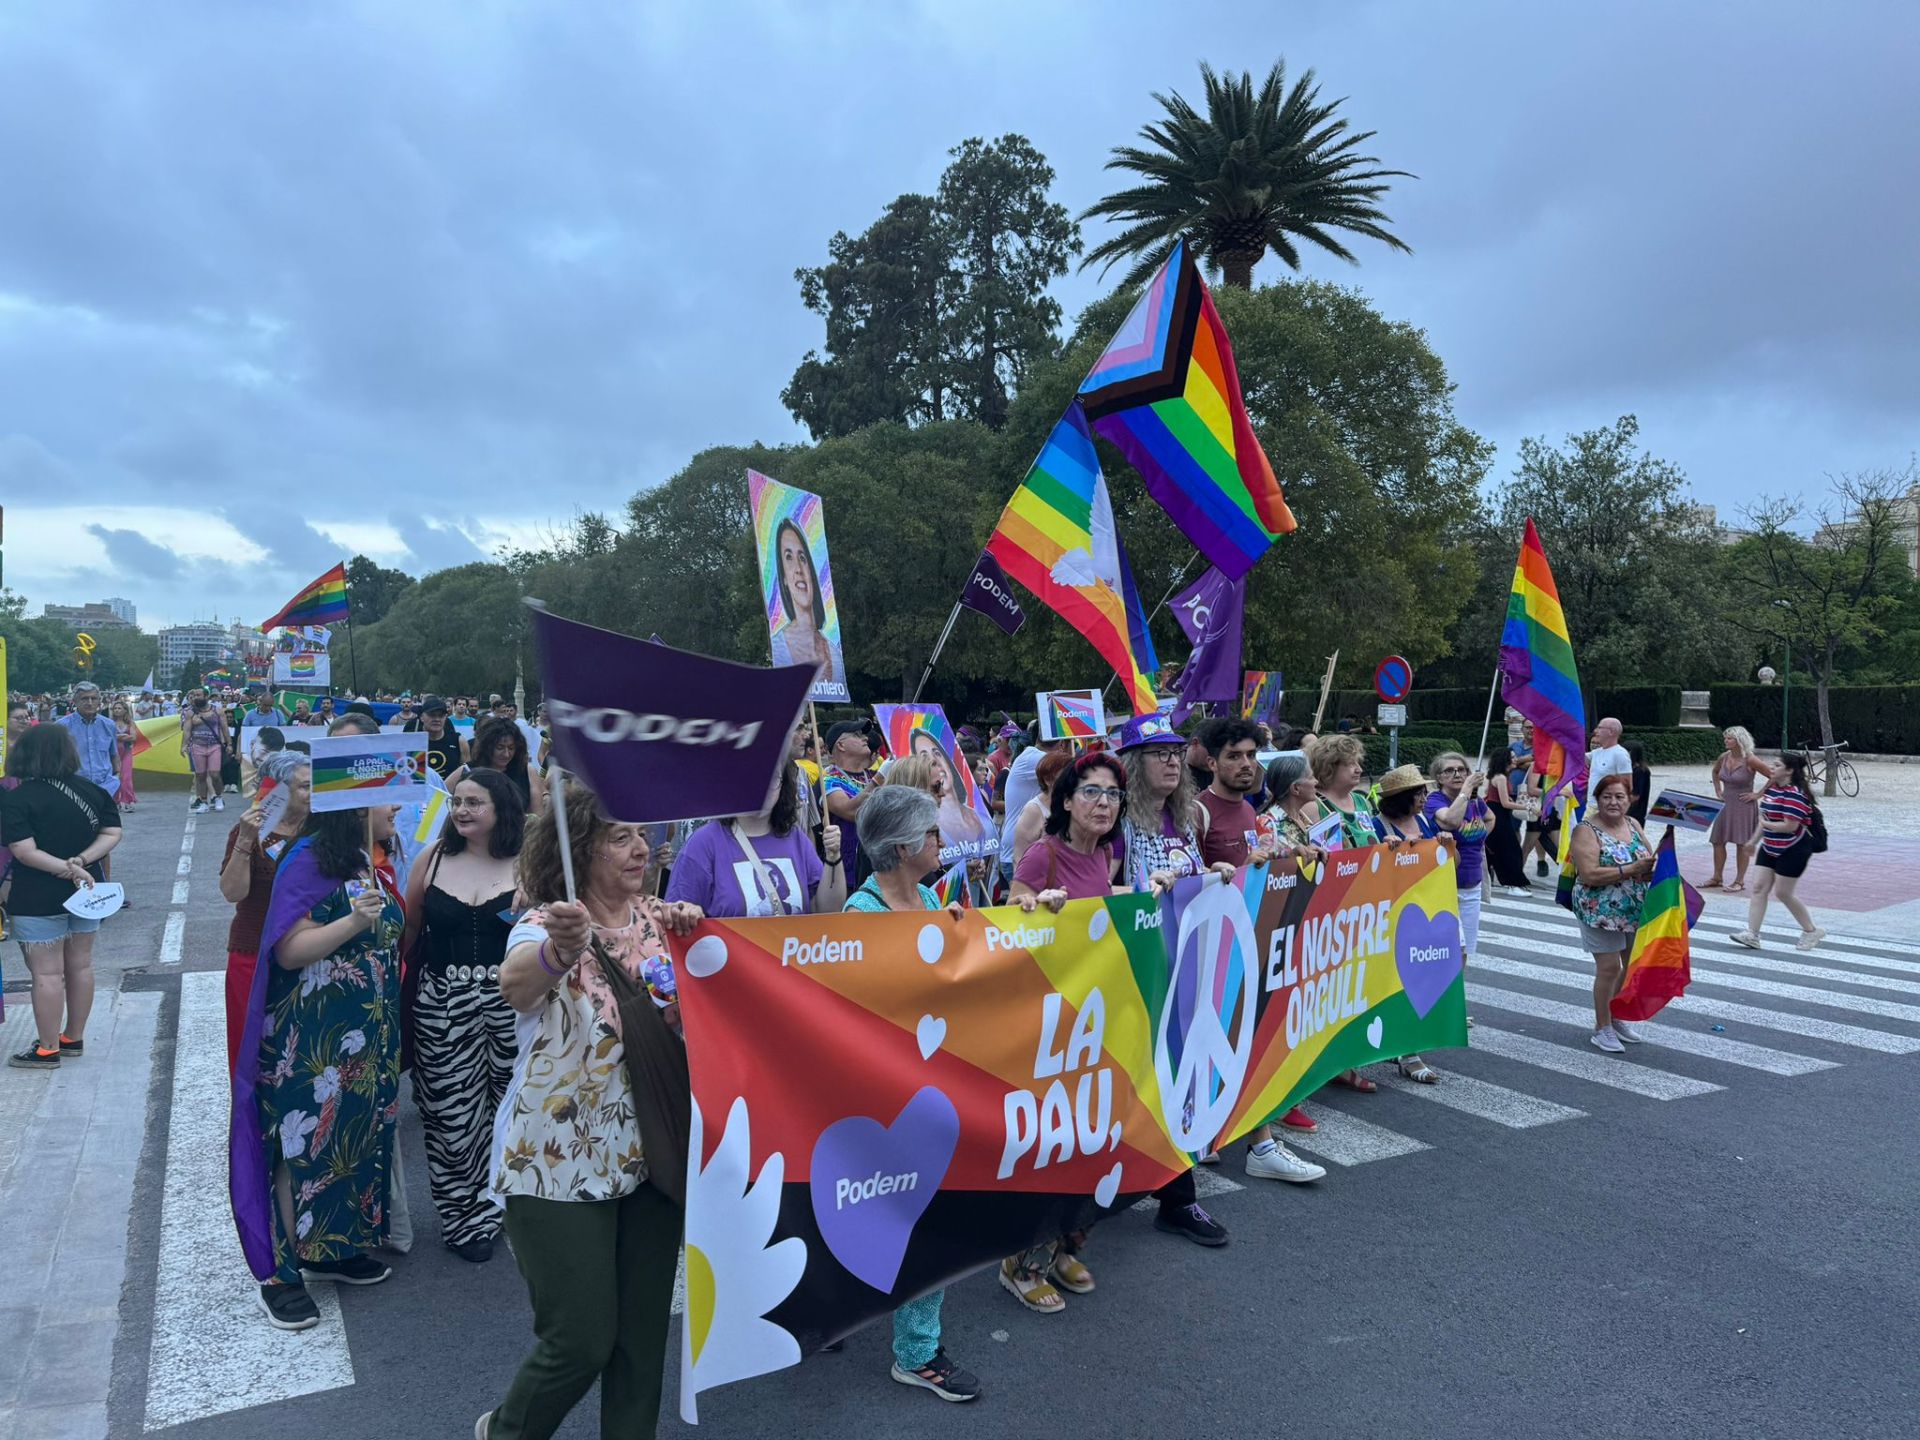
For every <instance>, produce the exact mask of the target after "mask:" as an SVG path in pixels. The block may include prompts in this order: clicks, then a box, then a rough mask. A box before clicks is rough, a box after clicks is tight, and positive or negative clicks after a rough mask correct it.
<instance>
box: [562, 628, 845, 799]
mask: <svg viewBox="0 0 1920 1440" xmlns="http://www.w3.org/2000/svg"><path fill="white" fill-rule="evenodd" d="M528 605H529V607H530V608H531V609H532V611H533V635H534V643H535V645H536V646H537V648H538V649H539V652H540V674H541V679H542V682H543V684H544V687H545V690H546V699H547V716H548V719H549V720H550V721H551V722H552V738H553V754H554V757H555V758H556V759H558V760H559V762H560V765H561V768H562V769H565V770H570V771H572V772H573V773H574V774H575V775H578V776H579V777H580V778H581V779H582V780H584V781H585V782H586V783H587V785H588V786H589V787H590V788H591V789H592V790H593V791H594V793H595V794H596V795H598V796H599V797H600V804H601V806H602V807H603V808H604V809H605V811H606V813H607V814H608V815H610V816H612V817H614V818H615V819H618V820H622V821H626V822H628V823H630V824H641V823H644V822H647V821H654V820H706V819H712V818H715V817H723V816H731V815H757V814H759V813H760V812H761V811H762V810H764V809H766V808H767V806H768V804H769V803H770V802H771V800H772V798H773V795H774V792H775V791H776V789H777V788H778V786H779V784H780V769H781V767H782V766H783V765H786V764H788V763H789V761H788V739H789V737H790V736H791V735H792V733H793V727H794V726H795V725H796V724H797V723H798V722H799V719H800V712H801V711H802V710H804V709H805V708H806V704H807V692H808V691H809V690H810V689H811V688H812V686H813V679H814V667H813V666H811V665H787V666H782V667H781V668H779V669H777V670H768V669H764V668H762V667H761V666H758V665H736V664H734V663H733V662H732V661H730V660H716V659H714V658H713V657H712V656H710V655H696V654H693V653H692V652H690V651H686V650H676V649H674V648H673V647H672V646H671V645H663V644H660V643H658V642H656V641H649V640H636V639H634V638H633V637H632V636H630V635H620V634H616V633H615V632H614V631H611V630H601V629H598V628H596V627H595V626H592V625H582V624H580V623H579V622H578V621H574V620H563V619H561V618H560V617H559V616H558V615H555V614H553V613H552V612H551V611H549V610H548V609H546V607H545V606H543V605H541V604H540V603H539V602H538V601H529V602H528Z"/></svg>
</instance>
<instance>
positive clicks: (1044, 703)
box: [1033, 690, 1107, 740]
mask: <svg viewBox="0 0 1920 1440" xmlns="http://www.w3.org/2000/svg"><path fill="white" fill-rule="evenodd" d="M1033 698H1034V702H1035V704H1036V706H1037V708H1038V709H1039V711H1040V738H1041V739H1042V740H1098V739H1100V738H1101V737H1102V736H1104V735H1105V734H1106V733H1107V702H1106V700H1105V699H1104V698H1103V697H1102V696H1101V694H1100V692H1099V691H1098V690H1042V691H1041V692H1040V693H1039V694H1038V695H1035V696H1034V697H1033Z"/></svg>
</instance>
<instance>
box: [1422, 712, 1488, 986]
mask: <svg viewBox="0 0 1920 1440" xmlns="http://www.w3.org/2000/svg"><path fill="white" fill-rule="evenodd" d="M1427 773H1428V774H1429V775H1430V776H1431V777H1432V779H1433V793H1432V794H1430V795H1429V796H1427V803H1426V813H1427V815H1428V817H1429V818H1430V819H1431V820H1432V821H1433V823H1434V825H1435V826H1436V827H1438V828H1439V829H1440V830H1441V831H1442V832H1444V833H1445V834H1448V835H1451V836H1453V843H1454V845H1455V846H1456V847H1457V850H1458V854H1459V865H1458V867H1457V869H1456V870H1455V872H1454V877H1453V878H1454V883H1455V884H1456V885H1457V886H1459V888H1460V941H1461V953H1462V954H1463V955H1465V956H1466V958H1468V959H1472V958H1473V952H1474V949H1475V948H1476V947H1477V946H1478V945H1479V943H1480V877H1481V876H1482V875H1484V874H1486V870H1487V832H1488V831H1489V830H1490V829H1492V828H1493V811H1492V810H1490V809H1488V808H1487V802H1486V801H1485V800H1484V799H1483V798H1482V796H1484V795H1485V794H1486V789H1487V776H1486V772H1485V771H1483V770H1475V769H1474V768H1473V767H1472V766H1471V765H1469V764H1468V763H1467V757H1466V756H1464V755H1462V754H1461V753H1460V752H1459V751H1458V750H1449V751H1447V752H1446V753H1445V754H1444V755H1436V756H1435V757H1434V759H1433V765H1432V768H1431V769H1429V770H1428V772H1427Z"/></svg>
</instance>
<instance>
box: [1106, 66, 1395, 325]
mask: <svg viewBox="0 0 1920 1440" xmlns="http://www.w3.org/2000/svg"><path fill="white" fill-rule="evenodd" d="M1200 78H1201V82H1202V84H1203V85H1204V87H1205V90H1206V106H1205V113H1204V114H1202V113H1201V112H1200V111H1199V110H1197V109H1195V108H1194V107H1193V106H1192V105H1190V104H1189V103H1188V102H1187V101H1186V100H1185V99H1183V98H1182V97H1181V96H1180V94H1179V93H1178V92H1175V93H1174V94H1172V95H1159V94H1156V95H1155V96H1154V97H1153V98H1154V100H1155V101H1157V102H1158V103H1159V105H1160V107H1161V109H1162V110H1164V111H1165V112H1166V113H1165V114H1164V115H1163V116H1162V118H1161V119H1159V120H1158V121H1155V122H1153V123H1151V124H1148V125H1144V126H1142V127H1141V130H1140V138H1141V140H1142V141H1144V142H1145V143H1144V144H1143V145H1120V146H1116V147H1115V148H1114V150H1113V158H1112V159H1111V160H1109V161H1108V162H1107V169H1109V170H1121V171H1128V172H1131V173H1132V174H1134V175H1137V176H1138V177H1140V183H1138V184H1136V185H1132V186H1130V187H1128V188H1127V189H1125V190H1118V191H1115V192H1114V193H1113V194H1111V195H1108V196H1106V197H1105V198H1103V199H1101V200H1098V201H1095V202H1094V203H1093V204H1092V205H1090V206H1088V207H1087V209H1086V210H1085V211H1083V212H1082V214H1081V216H1080V218H1081V219H1082V220H1093V219H1106V220H1115V221H1118V222H1119V223H1120V224H1122V225H1123V226H1125V227H1126V228H1124V229H1123V230H1121V231H1120V232H1119V233H1118V234H1117V235H1114V236H1113V237H1111V238H1110V239H1108V240H1105V241H1103V242H1102V243H1101V244H1099V245H1096V246H1095V247H1094V248H1093V249H1092V250H1090V251H1089V252H1088V253H1087V258H1086V259H1085V260H1084V261H1083V262H1082V265H1081V268H1082V269H1084V268H1086V267H1087V266H1089V265H1100V266H1101V267H1102V268H1103V269H1105V268H1110V267H1111V266H1112V265H1113V264H1115V263H1116V262H1117V261H1120V260H1133V261H1135V264H1134V265H1133V268H1132V269H1131V270H1129V271H1128V272H1127V277H1126V283H1127V284H1129V285H1137V284H1140V283H1141V282H1143V281H1144V280H1146V278H1147V277H1148V276H1150V275H1151V274H1152V273H1153V272H1154V271H1155V270H1156V269H1158V268H1159V265H1160V263H1161V261H1163V260H1165V259H1166V257H1167V254H1168V252H1169V251H1170V250H1172V248H1173V245H1174V242H1175V241H1176V240H1178V239H1179V238H1180V237H1181V236H1183V235H1186V236H1190V237H1191V238H1192V241H1193V244H1194V247H1195V250H1196V252H1197V258H1200V259H1203V260H1205V261H1206V262H1207V263H1208V264H1209V265H1210V266H1212V267H1217V268H1218V270H1219V271H1220V272H1221V273H1222V274H1223V275H1224V276H1225V279H1226V283H1227V284H1228V285H1229V286H1232V287H1235V288H1237V289H1241V290H1247V289H1251V288H1252V286H1253V267H1254V266H1255V265H1257V264H1258V263H1259V262H1260V259H1261V257H1262V256H1264V255H1265V254H1267V252H1268V251H1272V253H1273V254H1275V255H1277V256H1278V257H1279V258H1280V260H1281V262H1282V263H1283V264H1285V265H1286V266H1287V267H1288V268H1289V269H1293V270H1298V269H1299V268H1300V245H1301V243H1302V242H1304V243H1305V244H1308V245H1313V246H1317V247H1318V248H1320V249H1321V250H1324V251H1326V252H1327V253H1328V254H1330V255H1337V256H1339V257H1340V258H1341V259H1342V260H1348V261H1354V262H1355V263H1358V262H1357V261H1356V260H1355V257H1354V255H1353V253H1352V252H1351V251H1350V250H1348V249H1347V247H1346V245H1345V244H1344V243H1343V241H1342V239H1341V234H1342V232H1345V233H1346V234H1351V235H1363V236H1366V237H1368V238H1370V239H1374V240H1378V241H1380V242H1381V243H1382V244H1384V245H1388V246H1390V247H1392V248H1393V249H1395V250H1403V251H1404V250H1407V249H1408V246H1407V245H1406V243H1405V242H1404V241H1402V240H1401V239H1400V237H1399V236H1397V235H1395V234H1394V233H1393V232H1392V231H1390V230H1389V229H1387V225H1388V221H1389V217H1388V216H1387V213H1386V212H1385V211H1384V210H1382V209H1381V208H1380V203H1379V202H1380V201H1381V200H1382V199H1383V198H1384V197H1385V196H1386V194H1387V192H1388V189H1389V188H1390V187H1389V185H1388V183H1387V182H1388V181H1389V180H1392V179H1395V178H1399V177H1406V178H1412V177H1411V176H1409V175H1408V172H1407V171H1405V170H1387V169H1383V168H1381V166H1380V162H1379V161H1378V160H1376V159H1375V158H1374V157H1373V156H1371V155H1363V154H1360V153H1359V149H1360V147H1361V146H1362V145H1364V144H1366V142H1367V141H1369V140H1371V139H1372V138H1373V136H1374V132H1373V131H1371V130H1366V131H1361V132H1358V133H1355V132H1353V131H1352V130H1351V128H1350V127H1349V125H1348V122H1347V121H1346V120H1345V119H1343V118H1341V116H1340V115H1339V113H1338V112H1339V109H1340V106H1341V105H1342V104H1343V103H1344V102H1343V101H1341V100H1328V101H1322V100H1321V99H1320V87H1319V86H1318V85H1316V84H1315V83H1314V78H1313V71H1311V70H1309V71H1307V72H1306V73H1305V74H1303V75H1302V76H1301V77H1300V78H1299V79H1298V80H1296V81H1295V82H1294V83H1293V86H1292V88H1291V89H1289V88H1288V87H1287V74H1286V62H1285V61H1276V62H1275V64H1274V67H1273V69H1272V70H1270V71H1268V72H1267V78H1266V79H1265V80H1264V81H1263V82H1262V83H1261V85H1260V88H1259V90H1258V91H1257V92H1256V91H1255V90H1254V87H1253V75H1252V73H1251V72H1249V71H1243V72H1242V73H1240V74H1239V75H1234V74H1231V73H1229V74H1225V75H1222V74H1218V73H1216V72H1215V71H1214V69H1213V67H1212V66H1210V65H1207V64H1204V63H1203V64H1202V65H1201V66H1200Z"/></svg>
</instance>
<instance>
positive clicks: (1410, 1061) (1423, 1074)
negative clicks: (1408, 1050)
mask: <svg viewBox="0 0 1920 1440" xmlns="http://www.w3.org/2000/svg"><path fill="white" fill-rule="evenodd" d="M1393 1063H1394V1064H1396V1065H1398V1066H1399V1067H1400V1073H1401V1074H1402V1075H1404V1076H1406V1078H1407V1079H1409V1080H1411V1081H1413V1082H1414V1083H1415V1084H1418V1085H1437V1084H1439V1083H1440V1072H1439V1071H1438V1070H1436V1069H1434V1068H1433V1067H1432V1066H1431V1065H1429V1064H1427V1062H1426V1061H1425V1060H1422V1059H1421V1058H1420V1057H1419V1056H1418V1055H1402V1056H1401V1057H1400V1058H1399V1059H1398V1060H1396V1061H1394V1062H1393Z"/></svg>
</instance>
